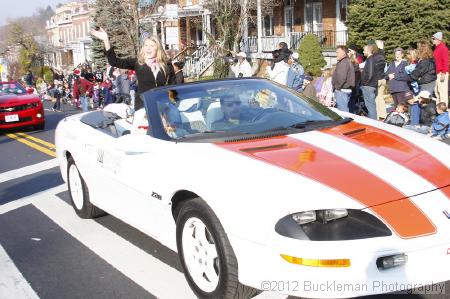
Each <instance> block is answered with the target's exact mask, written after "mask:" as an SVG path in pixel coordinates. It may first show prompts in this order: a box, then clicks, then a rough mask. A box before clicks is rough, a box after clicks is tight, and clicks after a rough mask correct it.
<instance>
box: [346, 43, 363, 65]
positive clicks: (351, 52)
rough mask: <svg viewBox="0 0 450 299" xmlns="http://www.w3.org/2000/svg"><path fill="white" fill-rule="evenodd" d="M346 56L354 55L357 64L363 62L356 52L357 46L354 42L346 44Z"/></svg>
mask: <svg viewBox="0 0 450 299" xmlns="http://www.w3.org/2000/svg"><path fill="white" fill-rule="evenodd" d="M348 56H349V57H351V56H354V57H355V60H356V61H357V62H358V64H360V63H363V56H362V55H361V54H360V53H359V52H358V47H357V46H356V45H354V44H350V45H349V46H348Z"/></svg>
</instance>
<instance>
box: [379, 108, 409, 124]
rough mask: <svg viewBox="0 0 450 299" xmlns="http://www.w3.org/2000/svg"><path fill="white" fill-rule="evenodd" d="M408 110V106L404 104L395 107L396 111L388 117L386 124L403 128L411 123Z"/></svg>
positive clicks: (385, 120)
mask: <svg viewBox="0 0 450 299" xmlns="http://www.w3.org/2000/svg"><path fill="white" fill-rule="evenodd" d="M408 108H409V107H408V104H406V103H403V102H402V103H399V104H398V105H397V107H395V110H394V111H392V112H391V113H389V114H388V115H387V116H386V118H385V119H384V122H385V123H387V124H390V125H394V126H398V127H403V126H404V125H406V124H407V123H408V122H409V116H408Z"/></svg>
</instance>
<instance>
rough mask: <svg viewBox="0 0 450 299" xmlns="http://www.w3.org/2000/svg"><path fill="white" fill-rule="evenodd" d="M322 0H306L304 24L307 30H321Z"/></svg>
mask: <svg viewBox="0 0 450 299" xmlns="http://www.w3.org/2000/svg"><path fill="white" fill-rule="evenodd" d="M322 5H323V4H322V1H321V0H306V9H305V25H306V30H307V31H314V32H316V31H322V29H323V26H322Z"/></svg>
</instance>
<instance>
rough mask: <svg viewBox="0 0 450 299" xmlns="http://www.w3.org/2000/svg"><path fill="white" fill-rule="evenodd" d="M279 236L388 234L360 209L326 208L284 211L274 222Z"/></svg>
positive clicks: (334, 238)
mask: <svg viewBox="0 0 450 299" xmlns="http://www.w3.org/2000/svg"><path fill="white" fill-rule="evenodd" d="M275 231H276V232H277V233H279V234H280V235H282V236H285V237H289V238H294V239H298V240H310V241H343V240H357V239H367V238H375V237H385V236H390V235H392V232H391V230H390V229H389V228H388V227H387V226H386V225H385V224H384V223H383V222H382V221H381V220H380V219H378V218H377V217H375V216H374V215H372V214H370V213H367V212H365V211H363V210H352V209H327V210H314V211H304V212H298V213H294V214H290V215H287V216H285V217H283V218H282V219H280V220H279V221H278V222H277V224H276V225H275Z"/></svg>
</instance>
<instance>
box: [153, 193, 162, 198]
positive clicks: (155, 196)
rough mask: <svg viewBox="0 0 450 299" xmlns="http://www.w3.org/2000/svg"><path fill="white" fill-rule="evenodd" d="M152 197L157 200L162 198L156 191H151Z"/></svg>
mask: <svg viewBox="0 0 450 299" xmlns="http://www.w3.org/2000/svg"><path fill="white" fill-rule="evenodd" d="M152 197H154V198H156V199H159V200H161V199H162V196H161V195H159V194H158V193H156V192H152Z"/></svg>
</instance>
